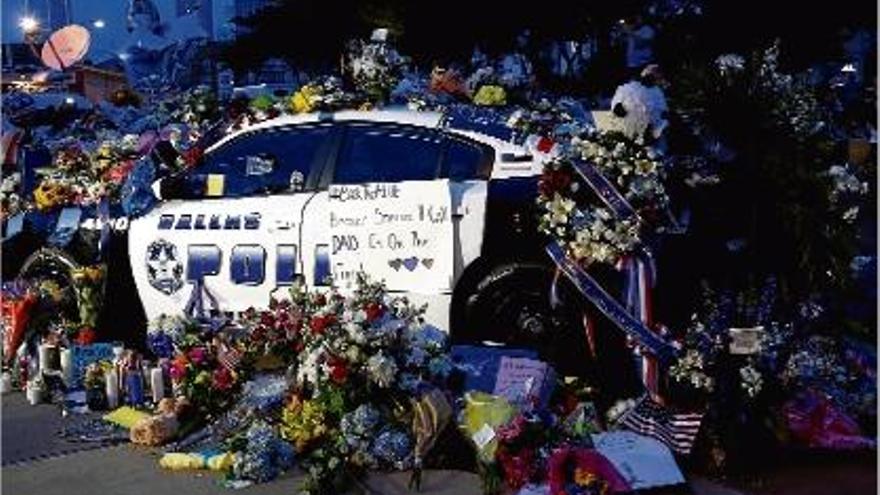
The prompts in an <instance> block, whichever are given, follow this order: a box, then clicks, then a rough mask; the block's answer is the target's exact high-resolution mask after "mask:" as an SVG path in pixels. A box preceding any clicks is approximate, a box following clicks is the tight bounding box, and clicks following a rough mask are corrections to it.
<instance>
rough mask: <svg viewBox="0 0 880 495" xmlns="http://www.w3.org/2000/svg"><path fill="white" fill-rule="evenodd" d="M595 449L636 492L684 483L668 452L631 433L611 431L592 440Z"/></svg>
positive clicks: (647, 439)
mask: <svg viewBox="0 0 880 495" xmlns="http://www.w3.org/2000/svg"><path fill="white" fill-rule="evenodd" d="M592 437H593V446H594V448H595V449H596V450H598V451H599V453H601V454H602V455H604V456H605V457H606V458H607V459H608V460H609V461H611V464H614V467H615V468H617V471H618V472H619V473H620V474H621V476H623V478H624V479H625V480H626V481H627V483H629V485H630V486H631V487H632V489H633V490H644V489H648V488H654V487H658V486H667V485H678V484H681V483H684V476H683V475H682V474H681V470H679V468H678V464H676V462H675V458H674V457H673V456H672V452H670V450H669V448H668V447H666V446H665V445H663V444H662V443H660V442H658V441H657V440H654V439H653V438H648V437H645V436H642V435H639V434H636V433H633V432H631V431H609V432H607V433H598V434H595V435H593V436H592Z"/></svg>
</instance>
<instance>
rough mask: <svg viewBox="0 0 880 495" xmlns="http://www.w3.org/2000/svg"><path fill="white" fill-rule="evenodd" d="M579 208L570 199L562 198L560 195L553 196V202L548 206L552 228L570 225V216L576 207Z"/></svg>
mask: <svg viewBox="0 0 880 495" xmlns="http://www.w3.org/2000/svg"><path fill="white" fill-rule="evenodd" d="M575 206H577V205H576V203H575V202H574V201H573V200H571V199H568V198H564V197H562V196H561V195H560V194H559V193H556V194H555V195H554V196H553V200H552V201H550V203H548V204H547V209H548V210H549V217H548V220H549V224H550V227H551V228H552V227H556V226H557V225H565V224H567V223H568V218H569V215H571V212H572V211H574V207H575Z"/></svg>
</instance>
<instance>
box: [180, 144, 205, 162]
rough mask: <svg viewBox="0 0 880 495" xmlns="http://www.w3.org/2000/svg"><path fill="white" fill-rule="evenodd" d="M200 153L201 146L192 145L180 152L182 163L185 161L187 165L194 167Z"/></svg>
mask: <svg viewBox="0 0 880 495" xmlns="http://www.w3.org/2000/svg"><path fill="white" fill-rule="evenodd" d="M202 154H203V151H202V148H200V147H198V146H193V147H192V148H190V149H188V150H186V151H184V152H183V153H182V157H183V163H185V164H186V166H187V167H194V166H195V165H196V164H197V163H199V161H200V160H201V159H202Z"/></svg>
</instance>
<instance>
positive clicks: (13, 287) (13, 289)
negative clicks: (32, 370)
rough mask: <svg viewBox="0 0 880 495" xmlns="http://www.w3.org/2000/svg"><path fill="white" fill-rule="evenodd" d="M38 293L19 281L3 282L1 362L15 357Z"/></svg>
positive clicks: (22, 340)
mask: <svg viewBox="0 0 880 495" xmlns="http://www.w3.org/2000/svg"><path fill="white" fill-rule="evenodd" d="M37 299H38V294H37V292H36V291H35V290H33V289H32V288H31V287H29V286H28V285H27V284H24V283H23V282H21V281H16V282H13V283H9V282H7V283H4V284H3V301H2V306H3V362H4V363H9V362H10V360H12V359H13V358H14V357H15V352H16V351H17V350H18V347H19V346H20V345H21V343H22V342H24V337H25V333H26V331H27V326H28V322H29V321H30V316H31V309H33V307H34V305H35V304H36V303H37Z"/></svg>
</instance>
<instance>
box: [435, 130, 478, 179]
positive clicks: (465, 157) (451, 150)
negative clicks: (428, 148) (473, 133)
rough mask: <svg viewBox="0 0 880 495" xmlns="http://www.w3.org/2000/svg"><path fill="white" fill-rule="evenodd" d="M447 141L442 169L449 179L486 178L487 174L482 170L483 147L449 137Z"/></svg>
mask: <svg viewBox="0 0 880 495" xmlns="http://www.w3.org/2000/svg"><path fill="white" fill-rule="evenodd" d="M448 143H449V144H448V145H447V147H446V154H445V155H444V156H443V170H444V171H446V173H447V174H448V176H449V179H450V180H453V181H462V180H472V179H481V178H483V179H485V178H486V176H487V174H486V173H485V172H484V171H483V170H482V168H483V165H484V157H485V156H486V153H485V151H484V149H483V148H481V147H479V146H477V145H475V144H471V143H466V142H464V141H460V140H458V139H449V140H448Z"/></svg>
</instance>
